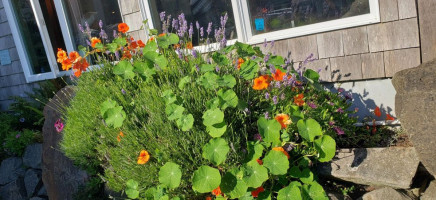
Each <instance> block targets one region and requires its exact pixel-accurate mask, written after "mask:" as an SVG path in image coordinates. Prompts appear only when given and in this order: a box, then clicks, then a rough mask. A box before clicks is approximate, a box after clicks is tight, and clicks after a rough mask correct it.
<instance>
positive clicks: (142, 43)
mask: <svg viewBox="0 0 436 200" xmlns="http://www.w3.org/2000/svg"><path fill="white" fill-rule="evenodd" d="M138 45H139V47H140V48H142V47H145V44H144V42H142V40H138Z"/></svg>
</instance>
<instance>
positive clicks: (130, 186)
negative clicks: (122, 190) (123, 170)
mask: <svg viewBox="0 0 436 200" xmlns="http://www.w3.org/2000/svg"><path fill="white" fill-rule="evenodd" d="M138 185H139V184H138V182H137V181H135V180H133V179H129V180H128V181H127V182H126V188H128V189H135V190H136V189H138Z"/></svg>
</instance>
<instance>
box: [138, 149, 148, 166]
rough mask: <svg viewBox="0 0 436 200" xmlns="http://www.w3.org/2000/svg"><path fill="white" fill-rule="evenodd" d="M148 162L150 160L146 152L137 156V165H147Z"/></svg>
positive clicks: (143, 151)
mask: <svg viewBox="0 0 436 200" xmlns="http://www.w3.org/2000/svg"><path fill="white" fill-rule="evenodd" d="M148 160H150V154H148V151H146V150H142V151H141V153H139V156H138V164H140V165H143V164H145V163H147V162H148Z"/></svg>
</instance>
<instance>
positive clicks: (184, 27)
mask: <svg viewBox="0 0 436 200" xmlns="http://www.w3.org/2000/svg"><path fill="white" fill-rule="evenodd" d="M178 19H179V29H178V30H177V35H179V37H183V36H185V33H186V32H187V31H188V22H187V21H186V19H185V14H183V13H182V14H180V15H179V17H178Z"/></svg>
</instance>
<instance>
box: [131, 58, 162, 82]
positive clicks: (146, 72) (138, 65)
mask: <svg viewBox="0 0 436 200" xmlns="http://www.w3.org/2000/svg"><path fill="white" fill-rule="evenodd" d="M133 67H134V69H133V71H134V72H136V73H138V74H139V75H141V76H143V77H146V78H151V77H152V76H153V75H154V74H156V70H155V69H154V65H153V63H151V62H150V61H148V62H140V61H136V62H135V63H133Z"/></svg>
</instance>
